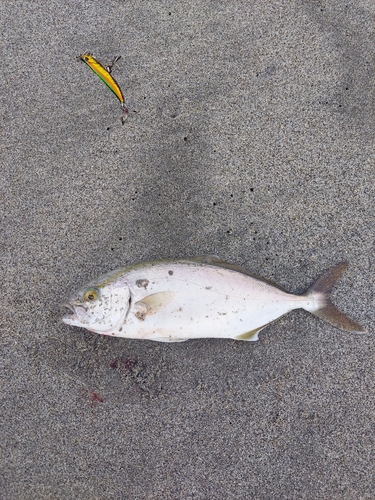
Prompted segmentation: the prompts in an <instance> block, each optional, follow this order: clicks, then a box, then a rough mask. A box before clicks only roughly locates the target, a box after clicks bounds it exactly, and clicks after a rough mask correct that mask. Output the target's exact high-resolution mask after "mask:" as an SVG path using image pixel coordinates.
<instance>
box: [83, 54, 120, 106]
mask: <svg viewBox="0 0 375 500" xmlns="http://www.w3.org/2000/svg"><path fill="white" fill-rule="evenodd" d="M120 57H121V56H118V57H115V59H114V60H113V61H112V63H111V64H110V65H109V66H108V67H107V68H105V67H104V66H103V65H102V64H100V62H99V61H97V60H96V59H95V57H94V56H93V55H92V54H90V53H88V52H86V53H85V54H82V55H81V56H80V58H81V59H82V61H84V62H85V63H86V64H87V65H88V66H90V68H91V69H92V70H93V71H94V72H95V73H96V74H97V75H98V77H99V78H100V79H101V80H103V82H104V83H105V84H106V85H107V86H108V87H109V88H110V89H111V90H112V92H113V93H114V94H115V95H116V97H117V98H118V99H119V101H120V102H121V107H122V109H123V111H124V113H125V114H128V109H127V107H126V104H125V98H124V94H123V93H122V90H121V89H120V86H119V84H118V83H117V82H116V80H115V79H114V78H113V76H112V75H111V70H112V68H113V66H114V64H115V63H116V62H117V61H118V60H119V59H120Z"/></svg>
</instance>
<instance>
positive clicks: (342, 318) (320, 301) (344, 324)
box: [303, 261, 364, 332]
mask: <svg viewBox="0 0 375 500" xmlns="http://www.w3.org/2000/svg"><path fill="white" fill-rule="evenodd" d="M347 267H348V262H347V261H344V262H340V263H339V264H336V265H335V266H333V267H331V268H330V269H329V270H328V271H326V272H325V273H324V274H323V275H322V276H320V278H318V279H317V280H316V281H315V283H313V284H312V285H311V286H310V288H308V289H307V290H306V292H305V293H303V296H304V297H306V298H311V299H312V300H313V301H314V302H315V303H317V305H318V306H317V309H315V310H312V309H307V310H309V311H310V312H311V313H312V314H314V315H315V316H318V317H319V318H321V319H324V321H327V323H330V324H331V325H333V326H336V327H337V328H341V329H342V330H347V331H349V332H363V331H364V328H363V327H362V326H361V325H359V324H358V323H357V322H356V321H354V320H352V319H351V318H349V316H346V314H344V313H342V312H341V311H340V310H339V309H338V308H337V307H336V306H335V305H333V303H332V301H331V292H332V288H333V287H334V285H335V284H336V282H337V281H338V280H339V278H340V277H341V276H342V274H343V273H344V272H345V271H346V269H347Z"/></svg>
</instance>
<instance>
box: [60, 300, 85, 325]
mask: <svg viewBox="0 0 375 500" xmlns="http://www.w3.org/2000/svg"><path fill="white" fill-rule="evenodd" d="M63 307H66V308H67V309H69V313H68V314H66V315H65V316H64V317H63V318H62V320H63V322H64V323H66V324H67V325H76V326H80V325H81V321H80V316H82V313H83V315H84V314H85V313H86V312H87V309H86V307H83V306H74V305H73V304H70V303H69V302H66V303H65V304H63Z"/></svg>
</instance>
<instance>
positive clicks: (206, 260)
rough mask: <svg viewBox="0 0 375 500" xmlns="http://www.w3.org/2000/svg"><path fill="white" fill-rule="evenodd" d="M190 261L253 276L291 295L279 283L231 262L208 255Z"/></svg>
mask: <svg viewBox="0 0 375 500" xmlns="http://www.w3.org/2000/svg"><path fill="white" fill-rule="evenodd" d="M188 260H189V261H193V262H198V263H200V264H208V265H211V266H217V267H222V268H224V269H230V270H231V271H236V272H238V273H242V274H246V275H247V276H251V277H252V278H255V279H256V280H259V281H263V282H264V283H267V284H268V285H272V286H274V287H276V288H278V289H279V290H282V291H283V292H286V293H290V292H289V291H288V290H286V289H285V288H284V287H282V286H281V285H279V284H278V283H275V282H274V281H272V280H269V279H267V278H263V277H262V276H257V275H256V274H253V273H250V272H249V271H248V270H247V269H245V268H244V267H241V266H237V265H235V264H230V263H229V262H225V261H224V260H221V259H219V257H216V256H214V255H207V256H206V257H193V258H191V259H188Z"/></svg>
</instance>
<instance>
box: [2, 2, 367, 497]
mask: <svg viewBox="0 0 375 500" xmlns="http://www.w3.org/2000/svg"><path fill="white" fill-rule="evenodd" d="M0 8H1V19H2V29H1V33H2V35H1V37H2V56H1V65H2V70H3V71H2V75H3V76H2V78H1V85H2V89H3V90H2V92H1V96H2V97H1V99H2V102H1V113H2V140H1V148H2V162H1V170H2V173H1V178H0V183H1V184H0V187H1V199H2V208H1V214H2V224H1V242H0V243H1V266H2V279H1V283H2V287H1V294H0V301H1V304H0V307H1V309H0V310H1V336H0V343H1V344H0V345H1V348H2V356H1V360H2V365H3V366H2V372H1V392H0V394H1V396H2V399H3V401H2V406H1V415H2V418H1V498H2V499H4V500H5V499H37V500H42V499H51V498H54V499H59V500H60V499H69V500H70V499H88V500H93V499H95V500H96V499H98V500H99V499H116V500H117V499H126V500H127V499H129V500H130V499H131V500H133V499H142V500H143V499H152V500H153V499H161V500H167V499H171V500H176V499H181V500H187V499H194V500H196V499H207V500H211V499H223V500H227V499H257V500H258V499H277V500H279V499H300V498H304V499H309V500H311V499H340V500H341V499H355V500H358V499H373V498H375V479H374V461H375V449H374V441H375V439H374V436H375V421H374V418H375V411H374V410H375V408H374V407H375V405H374V399H375V398H374V392H375V391H374V380H375V376H374V375H375V373H374V359H375V356H374V336H373V331H374V321H375V317H374V316H375V314H374V282H375V267H374V251H375V249H374V225H375V201H374V200H375V188H374V184H375V170H374V136H375V133H374V130H375V128H374V127H375V118H374V104H375V99H374V94H375V93H374V82H375V79H374V50H375V40H374V38H375V36H374V31H375V30H374V26H375V7H374V3H373V2H372V1H370V0H358V1H354V0H351V1H347V2H341V1H339V0H333V1H331V2H324V1H317V0H316V1H312V0H306V1H303V0H292V1H287V0H285V1H280V2H276V1H275V2H265V1H264V0H256V1H252V2H244V1H232V2H224V1H207V0H204V1H203V0H202V1H198V0H197V1H192V2H186V1H177V2H169V3H168V2H159V1H155V0H153V1H142V0H134V1H133V2H126V1H121V0H118V1H115V0H106V1H105V2H99V1H96V2H95V1H94V2H89V1H85V0H74V1H73V0H66V1H64V2H57V1H56V0H52V1H49V2H39V1H29V2H26V1H21V0H17V1H8V2H6V1H3V2H2V4H1V7H0ZM84 51H91V52H93V53H94V54H95V56H96V57H97V58H98V59H99V60H101V61H102V62H104V63H106V62H109V61H110V60H111V59H112V58H113V57H114V56H116V55H121V56H122V59H121V60H120V61H119V62H118V64H117V65H116V66H115V68H114V70H113V74H114V76H115V78H116V79H117V81H118V82H119V83H120V85H121V87H122V89H123V91H124V94H125V96H126V100H127V104H128V106H129V110H130V113H129V118H128V120H127V121H126V123H125V124H124V125H122V123H121V116H122V113H121V108H120V103H119V101H118V100H117V99H116V97H115V96H114V95H113V94H112V93H111V92H110V90H109V89H108V88H107V87H106V86H105V85H104V83H103V82H101V81H100V80H99V78H98V77H97V76H96V75H95V74H94V73H93V72H92V71H91V70H90V68H88V67H87V66H86V65H85V64H84V63H83V62H79V61H77V60H76V56H77V55H79V54H81V53H82V52H84ZM206 254H215V255H219V256H220V257H221V258H222V259H225V260H227V261H230V262H232V263H235V264H241V265H243V266H245V267H246V268H247V269H249V270H250V271H252V272H255V273H257V274H260V275H262V276H265V277H267V278H270V279H273V280H274V281H277V282H278V283H280V284H281V285H283V286H285V287H286V288H288V289H289V290H291V291H303V290H304V288H306V287H307V286H308V285H309V284H310V283H311V282H312V281H313V280H314V279H315V278H316V277H317V276H319V275H320V273H321V272H322V271H323V270H325V269H326V268H327V267H329V266H330V265H333V264H335V263H336V262H339V261H341V260H343V259H347V260H349V262H350V268H349V270H348V272H347V273H346V274H345V276H344V277H343V279H342V280H341V281H340V283H339V286H338V287H337V288H336V289H335V293H334V297H335V302H336V304H337V305H338V306H339V307H340V308H341V309H342V310H343V311H345V312H347V313H348V314H350V315H351V316H352V317H353V318H354V319H356V320H358V321H359V322H360V323H361V324H363V325H364V326H365V327H366V329H367V331H368V335H351V334H349V333H345V332H342V331H339V330H337V329H335V328H333V327H331V326H329V325H327V324H326V323H324V322H323V321H321V320H319V319H318V318H316V317H313V316H312V315H309V314H308V313H305V312H303V311H295V312H293V313H291V314H289V315H287V316H285V317H283V318H282V319H280V320H279V321H277V322H276V323H274V324H272V325H271V326H270V327H268V328H267V329H266V330H264V331H263V332H262V333H261V335H260V340H259V342H255V343H246V342H234V341H229V340H199V341H189V342H186V343H182V344H158V343H152V342H148V341H134V340H127V339H113V338H106V337H101V336H99V335H96V334H93V333H90V332H88V331H85V330H80V329H78V328H73V327H68V326H67V325H63V324H62V323H61V320H60V318H61V315H62V308H61V303H63V302H64V300H65V299H66V298H67V297H68V296H69V295H70V294H71V292H73V291H74V290H75V289H76V288H77V287H79V286H81V285H82V284H84V283H85V282H87V281H89V280H90V279H92V278H95V277H97V276H98V275H99V274H101V273H103V272H107V271H109V270H111V269H115V268H117V267H122V266H125V265H128V264H131V263H136V262H140V261H147V260H154V259H159V258H174V257H187V256H195V255H206Z"/></svg>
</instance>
